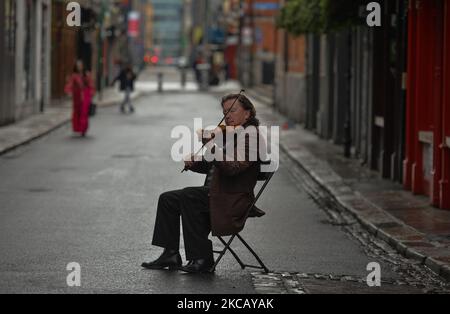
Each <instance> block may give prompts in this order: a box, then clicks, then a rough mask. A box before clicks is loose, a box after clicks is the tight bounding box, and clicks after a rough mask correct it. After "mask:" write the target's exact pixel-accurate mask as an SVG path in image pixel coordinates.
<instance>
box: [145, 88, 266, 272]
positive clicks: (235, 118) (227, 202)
mask: <svg viewBox="0 0 450 314" xmlns="http://www.w3.org/2000/svg"><path fill="white" fill-rule="evenodd" d="M221 105H222V109H223V112H224V121H225V124H226V126H227V128H226V130H227V132H228V131H229V130H230V129H231V130H233V129H234V128H236V130H237V131H236V132H234V134H233V136H231V138H232V139H234V140H233V141H231V143H230V142H225V143H224V141H216V140H215V139H218V138H219V137H220V136H221V135H222V136H223V138H224V139H225V138H226V139H228V138H229V137H228V136H227V135H228V134H226V133H227V132H223V131H224V128H217V129H216V130H214V132H213V134H214V135H211V137H210V138H208V139H206V140H204V139H203V141H204V144H205V146H206V148H207V152H206V153H205V155H204V156H203V157H201V158H200V160H198V159H199V158H197V156H195V155H190V156H189V157H188V158H186V160H185V169H186V170H190V171H193V172H197V173H203V174H208V176H207V180H206V184H205V186H201V187H188V188H184V189H182V190H176V191H170V192H165V193H163V194H161V195H160V197H159V201H158V207H157V214H156V221H155V228H154V233H153V241H152V244H153V245H155V246H158V247H162V248H164V252H163V253H162V255H161V256H160V257H159V258H158V259H156V260H155V261H152V262H148V263H143V264H142V267H144V268H147V269H171V270H174V269H180V270H182V271H185V272H190V273H202V272H210V271H211V270H212V269H211V268H212V266H213V265H214V256H213V248H212V242H211V241H210V240H209V239H208V236H209V233H210V232H212V235H213V236H227V235H232V234H236V233H238V232H240V231H241V230H242V229H243V228H244V225H245V222H246V219H247V218H248V217H251V216H258V217H259V216H262V215H264V212H263V211H261V210H259V209H257V208H256V207H254V208H249V207H250V205H251V204H252V202H253V200H254V199H255V196H254V193H253V190H254V187H255V185H256V182H257V177H258V174H259V171H260V161H259V154H258V148H259V147H258V146H259V142H260V141H259V133H258V126H259V121H258V119H257V118H256V110H255V107H254V106H253V104H252V103H251V101H250V100H249V99H248V98H247V97H246V96H244V95H241V94H230V95H227V96H225V97H223V98H222V102H221ZM202 133H203V132H202ZM239 143H243V145H239ZM252 143H257V145H252ZM230 145H231V146H232V147H230ZM208 154H210V155H211V154H213V155H214V156H222V157H223V158H215V159H214V160H212V161H211V159H208V158H206V157H205V156H206V155H208ZM180 217H181V221H182V226H183V238H184V244H185V252H186V259H187V260H188V261H189V262H188V263H187V264H186V265H185V266H182V259H181V256H180V253H179V245H180Z"/></svg>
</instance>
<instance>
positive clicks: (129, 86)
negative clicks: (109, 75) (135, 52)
mask: <svg viewBox="0 0 450 314" xmlns="http://www.w3.org/2000/svg"><path fill="white" fill-rule="evenodd" d="M135 80H136V74H135V73H134V72H133V69H132V67H131V65H129V64H128V65H126V66H125V67H124V68H123V69H122V70H121V71H120V73H119V75H118V76H117V77H116V78H115V79H114V80H113V82H112V84H111V85H114V84H115V83H116V82H117V81H120V90H121V91H122V92H124V93H125V98H124V100H123V102H122V104H121V105H120V112H122V113H125V112H126V110H125V107H126V106H127V105H128V108H129V111H130V113H133V112H134V107H133V104H132V103H131V93H132V92H133V91H134V81H135Z"/></svg>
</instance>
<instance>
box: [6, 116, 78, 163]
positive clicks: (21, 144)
mask: <svg viewBox="0 0 450 314" xmlns="http://www.w3.org/2000/svg"><path fill="white" fill-rule="evenodd" d="M68 122H70V117H68V118H66V119H63V120H62V121H61V122H59V123H57V124H55V125H52V126H51V127H49V128H48V129H47V130H45V131H43V132H39V133H37V134H35V135H33V136H31V137H29V138H28V139H26V140H24V141H21V142H18V143H15V144H13V145H11V146H8V147H6V148H4V149H2V150H0V156H1V155H4V154H6V153H9V152H10V151H13V150H15V149H17V148H19V147H21V146H24V145H27V144H30V143H31V142H33V141H35V140H37V139H39V138H41V137H44V136H45V135H47V134H50V133H51V132H53V131H55V130H57V129H59V128H61V127H63V126H64V125H66V124H67V123H68Z"/></svg>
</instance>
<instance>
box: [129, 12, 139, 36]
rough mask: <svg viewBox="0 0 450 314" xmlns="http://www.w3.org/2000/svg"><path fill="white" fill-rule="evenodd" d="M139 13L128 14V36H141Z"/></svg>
mask: <svg viewBox="0 0 450 314" xmlns="http://www.w3.org/2000/svg"><path fill="white" fill-rule="evenodd" d="M139 18H140V15H139V12H135V11H131V12H130V13H128V36H129V37H138V36H139Z"/></svg>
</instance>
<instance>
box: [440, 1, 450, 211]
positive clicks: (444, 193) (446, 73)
mask: <svg viewBox="0 0 450 314" xmlns="http://www.w3.org/2000/svg"><path fill="white" fill-rule="evenodd" d="M444 12H445V13H444V43H445V44H444V63H443V64H444V69H443V78H444V81H443V86H444V88H443V92H444V94H443V106H442V131H443V132H442V142H443V145H442V149H441V156H442V169H441V173H442V177H441V181H440V191H439V207H441V208H446V209H450V183H449V181H450V0H446V1H445V4H444Z"/></svg>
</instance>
